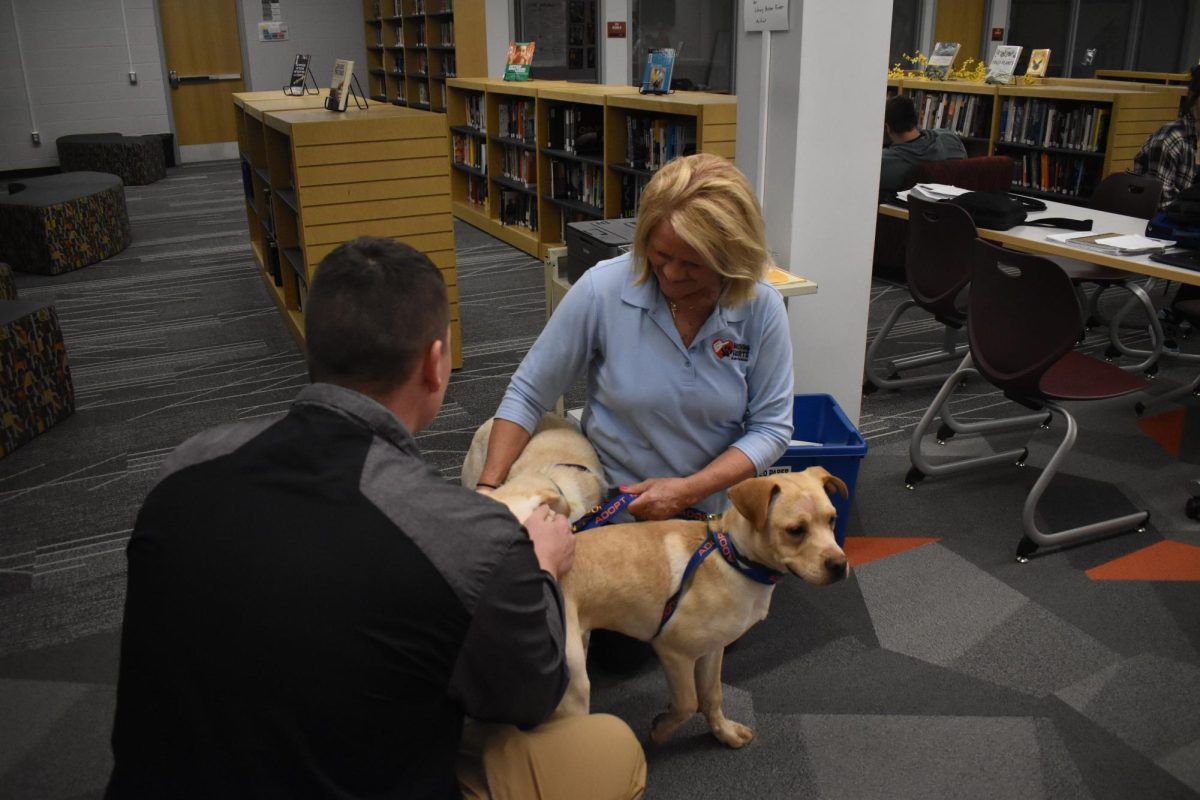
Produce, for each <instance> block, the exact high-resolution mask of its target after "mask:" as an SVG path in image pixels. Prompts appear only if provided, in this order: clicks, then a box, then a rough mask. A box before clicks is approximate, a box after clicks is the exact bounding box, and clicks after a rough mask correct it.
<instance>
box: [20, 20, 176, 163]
mask: <svg viewBox="0 0 1200 800" xmlns="http://www.w3.org/2000/svg"><path fill="white" fill-rule="evenodd" d="M124 3H125V18H126V19H127V20H128V24H129V45H130V51H132V54H133V69H134V70H135V71H136V72H137V77H138V82H137V85H130V83H129V54H128V52H127V51H126V48H125V32H124V29H123V27H122V24H121V0H0V75H3V76H4V80H3V81H2V82H0V171H5V170H12V169H30V168H35V167H53V166H56V165H57V164H58V153H57V152H56V150H55V147H54V140H55V139H56V138H57V137H59V136H64V135H66V134H69V133H104V132H109V131H111V132H115V133H124V134H128V135H135V134H143V133H166V132H168V131H169V130H170V122H169V120H168V117H167V102H166V97H165V96H164V87H163V78H162V68H161V64H162V55H161V52H160V47H159V43H158V33H157V30H156V28H155V23H154V0H124ZM14 6H15V11H16V18H17V22H18V24H19V25H20V33H21V46H22V48H23V49H24V55H25V69H26V70H27V75H28V79H29V90H30V94H31V96H32V99H33V120H30V117H29V108H28V106H27V104H26V102H25V87H24V84H23V82H22V81H21V62H20V59H19V58H18V56H17V34H16V30H15V29H14V27H13V11H14ZM35 123H36V126H37V127H36V130H37V131H38V133H39V134H41V139H42V143H41V145H40V146H35V145H34V144H33V142H32V140H31V138H30V133H31V132H32V131H33V130H34V129H35V128H34V124H35Z"/></svg>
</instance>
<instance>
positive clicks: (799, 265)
mask: <svg viewBox="0 0 1200 800" xmlns="http://www.w3.org/2000/svg"><path fill="white" fill-rule="evenodd" d="M891 18H892V3H891V0H840V2H837V3H833V2H826V1H825V0H792V3H791V20H790V27H791V29H790V30H789V31H786V32H779V33H773V34H772V35H771V60H770V83H769V89H768V92H767V96H766V97H763V96H762V93H761V90H760V88H759V83H760V80H761V75H762V71H761V64H760V59H761V53H762V49H763V48H762V35H761V34H758V33H746V32H744V31H740V30H739V38H738V49H737V58H738V66H737V95H738V142H737V164H738V166H739V167H740V168H741V169H742V170H743V171H744V172H746V173H747V175H748V176H749V177H750V179H751V181H752V182H755V181H756V180H757V173H758V171H759V168H758V154H759V147H760V145H759V141H758V137H757V136H756V133H757V132H758V131H759V113H760V110H761V108H762V107H763V104H764V103H766V104H767V107H768V108H769V111H770V113H769V115H768V122H767V126H766V130H767V142H766V151H765V152H766V173H767V180H766V185H765V193H764V209H763V211H764V215H765V217H766V222H767V238H768V241H769V243H770V244H771V247H772V249H773V250H774V251H775V253H776V255H777V257H778V259H779V263H780V264H781V265H783V266H785V267H786V268H788V269H789V270H791V271H792V272H795V273H797V274H800V275H803V276H805V277H807V278H810V279H811V280H814V281H816V282H817V284H818V287H819V291H818V293H817V294H816V295H811V296H807V297H797V298H794V299H793V300H792V301H791V303H790V304H789V309H788V311H789V321H790V325H791V333H792V343H793V348H794V351H795V361H794V366H795V371H796V392H797V393H802V394H806V393H818V392H819V393H828V394H832V395H833V396H834V398H835V399H836V400H837V402H838V405H840V406H841V407H842V409H843V410H844V411H845V412H846V414H847V416H849V417H850V419H851V420H853V421H855V422H857V420H858V416H859V411H860V405H861V399H862V369H863V353H864V349H865V345H866V331H867V311H868V307H869V303H870V288H871V250H872V244H873V238H874V230H875V216H876V211H877V208H878V192H877V188H878V186H879V140H880V134H881V131H882V130H883V96H884V90H885V87H886V78H887V67H888V65H887V51H888V42H889V41H890V36H891ZM847 53H853V54H854V57H853V58H848V57H847V56H846V54H847ZM834 69H836V75H835V74H833V72H832V70H834ZM859 98H873V100H872V101H871V102H866V101H860V100H859Z"/></svg>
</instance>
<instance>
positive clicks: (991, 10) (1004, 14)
mask: <svg viewBox="0 0 1200 800" xmlns="http://www.w3.org/2000/svg"><path fill="white" fill-rule="evenodd" d="M1011 6H1012V2H1011V0H991V2H990V3H988V15H987V29H986V30H985V31H984V33H983V35H984V39H985V43H986V44H987V53H986V55H985V58H984V60H985V61H987V62H988V63H989V64H990V63H991V61H992V54H993V53H995V52H996V48H997V47H999V46H1000V45H1002V44H1007V43H1008V34H1009V30H1008V10H1009V8H1010V7H1011ZM992 28H1004V40H1003V41H999V42H993V41H992Z"/></svg>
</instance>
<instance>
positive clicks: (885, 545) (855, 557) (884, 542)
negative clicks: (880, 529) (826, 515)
mask: <svg viewBox="0 0 1200 800" xmlns="http://www.w3.org/2000/svg"><path fill="white" fill-rule="evenodd" d="M940 541H941V539H931V538H927V537H920V536H910V537H901V536H847V537H846V544H845V545H844V546H843V547H842V550H843V551H845V553H846V558H847V559H848V560H849V561H850V566H851V567H861V566H863V565H864V564H870V563H871V562H872V561H879V560H880V559H882V558H888V557H889V556H896V555H899V554H901V553H906V552H908V551H909V550H914V549H916V548H918V547H921V546H922V545H927V544H932V543H933V542H940Z"/></svg>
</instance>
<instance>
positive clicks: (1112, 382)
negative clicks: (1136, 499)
mask: <svg viewBox="0 0 1200 800" xmlns="http://www.w3.org/2000/svg"><path fill="white" fill-rule="evenodd" d="M973 261H974V263H973V269H972V273H971V296H970V302H969V304H968V313H967V338H968V341H969V342H970V347H971V356H970V366H971V367H973V368H974V369H975V370H976V371H978V373H979V374H980V375H981V376H982V377H983V378H984V379H985V380H987V381H988V382H989V383H991V384H992V385H994V386H996V387H997V388H998V389H1000V390H1001V391H1002V392H1003V393H1004V396H1005V397H1007V398H1008V399H1010V400H1013V401H1014V402H1016V403H1019V404H1021V405H1023V406H1025V407H1027V408H1030V409H1034V410H1035V411H1038V412H1042V413H1044V412H1046V411H1048V412H1050V414H1052V415H1055V416H1060V417H1062V418H1063V419H1064V420H1065V421H1066V426H1067V430H1066V434H1065V435H1064V437H1063V440H1062V442H1061V443H1060V444H1059V446H1058V448H1057V449H1056V450H1055V451H1054V454H1053V455H1052V456H1051V457H1050V460H1049V462H1048V463H1047V464H1046V466H1045V467H1044V468H1043V470H1042V474H1041V475H1040V476H1039V477H1038V479H1037V481H1036V482H1035V483H1034V486H1033V489H1032V490H1030V492H1029V495H1028V497H1027V498H1026V500H1025V504H1024V508H1023V509H1022V515H1021V516H1022V527H1023V529H1024V537H1023V538H1022V539H1021V542H1020V544H1019V545H1018V547H1017V560H1018V561H1022V562H1024V561H1027V560H1028V559H1029V557H1030V556H1032V555H1033V554H1034V553H1035V552H1036V551H1037V550H1038V549H1039V548H1042V547H1050V546H1058V545H1068V544H1077V543H1081V542H1085V541H1088V540H1091V539H1096V538H1100V537H1103V536H1108V535H1111V534H1115V533H1119V532H1124V531H1130V530H1144V528H1145V525H1146V523H1147V521H1148V520H1149V517H1150V514H1149V512H1147V511H1138V512H1136V513H1133V514H1125V515H1122V516H1118V517H1114V518H1111V519H1105V520H1101V521H1098V522H1092V523H1089V524H1086V525H1081V526H1078V527H1074V528H1070V529H1067V530H1060V531H1045V530H1042V528H1041V527H1040V526H1039V525H1038V521H1037V506H1038V502H1039V501H1040V500H1041V498H1042V496H1043V494H1044V493H1045V491H1046V488H1047V487H1048V486H1049V484H1050V482H1051V481H1052V480H1053V479H1054V477H1055V475H1056V474H1057V473H1058V471H1059V468H1060V467H1061V465H1062V462H1063V460H1064V459H1065V458H1066V457H1067V454H1068V453H1070V451H1071V448H1072V447H1073V445H1074V443H1075V438H1076V435H1077V430H1078V428H1077V425H1076V422H1075V418H1074V417H1073V416H1072V415H1071V414H1070V412H1068V411H1067V410H1066V408H1065V407H1064V406H1063V405H1062V403H1063V402H1076V401H1089V400H1106V399H1110V398H1116V397H1122V396H1124V395H1128V394H1132V393H1134V392H1138V391H1142V390H1144V389H1145V388H1146V386H1147V385H1148V383H1147V381H1146V380H1145V379H1144V378H1143V377H1142V376H1140V375H1136V374H1133V373H1130V372H1127V371H1125V370H1122V369H1120V368H1119V367H1116V366H1114V365H1112V364H1109V363H1106V362H1104V361H1102V360H1100V359H1097V358H1093V357H1091V356H1088V355H1085V354H1083V353H1080V352H1078V351H1077V350H1075V344H1076V341H1077V339H1078V337H1079V330H1080V319H1079V306H1078V301H1077V296H1076V294H1075V289H1074V287H1073V286H1072V284H1071V280H1070V278H1068V277H1067V275H1066V273H1065V272H1064V271H1063V270H1062V269H1061V268H1060V267H1058V266H1057V265H1056V264H1055V263H1054V262H1052V261H1050V260H1049V259H1046V258H1042V257H1039V256H1033V255H1027V254H1024V253H1018V252H1015V251H1011V250H1005V249H1004V248H1001V247H997V246H996V245H993V244H991V243H988V242H984V241H982V240H976V242H975V244H974V259H973ZM953 388H954V386H953V384H952V383H951V382H950V381H947V384H946V385H945V386H944V387H943V392H946V393H947V395H948V393H949V392H948V391H947V390H949V391H953ZM946 399H947V398H942V397H941V396H939V400H940V402H945V401H946ZM938 402H939V401H935V406H936V405H937V404H938ZM934 410H935V409H934V408H933V407H931V412H932V411H934ZM927 416H929V414H928V413H927ZM922 425H924V426H925V427H926V428H927V427H928V422H927V420H922ZM920 429H921V426H918V433H919V432H920ZM916 437H917V434H916V433H914V440H913V441H914V444H917V443H918V440H917V438H916ZM1027 452H1028V451H1027V449H1020V450H1011V451H1008V452H1005V453H998V454H993V455H987V456H975V457H969V458H964V459H961V460H959V461H956V462H954V463H953V464H951V465H943V466H952V467H953V470H950V471H954V472H961V471H966V470H971V469H976V468H979V467H983V466H987V465H989V464H995V463H999V462H1002V461H1009V462H1014V461H1015V462H1016V463H1017V464H1023V463H1024V461H1025V457H1026V455H1027Z"/></svg>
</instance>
